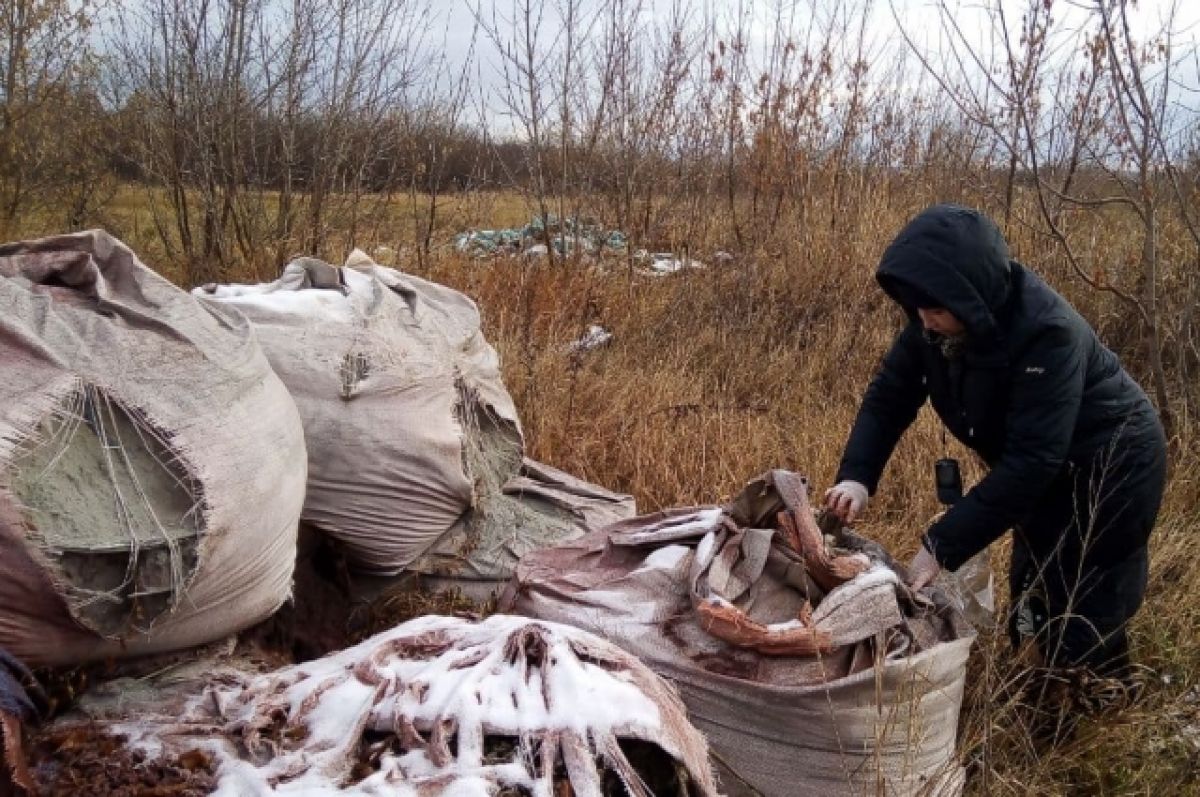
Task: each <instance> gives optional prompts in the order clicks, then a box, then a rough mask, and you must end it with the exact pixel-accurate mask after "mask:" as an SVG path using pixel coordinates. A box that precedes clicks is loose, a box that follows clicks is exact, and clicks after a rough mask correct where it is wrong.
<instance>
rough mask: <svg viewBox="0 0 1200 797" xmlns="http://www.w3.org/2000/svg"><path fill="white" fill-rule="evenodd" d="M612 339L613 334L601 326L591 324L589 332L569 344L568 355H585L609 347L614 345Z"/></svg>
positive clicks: (567, 347)
mask: <svg viewBox="0 0 1200 797" xmlns="http://www.w3.org/2000/svg"><path fill="white" fill-rule="evenodd" d="M612 339H613V333H611V332H609V331H608V330H607V329H605V328H604V327H602V326H600V325H599V324H591V325H589V326H588V329H587V332H585V333H583V334H582V335H580V336H579V337H578V338H576V339H575V340H573V341H571V342H570V343H568V344H567V346H566V352H567V354H583V353H584V352H588V351H593V350H594V349H599V348H601V347H603V346H607V345H608V344H609V343H612Z"/></svg>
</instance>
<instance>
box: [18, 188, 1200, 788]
mask: <svg viewBox="0 0 1200 797" xmlns="http://www.w3.org/2000/svg"><path fill="white" fill-rule="evenodd" d="M138 190H139V189H136V188H134V187H129V186H126V187H123V188H122V189H121V191H120V192H119V193H118V195H117V197H116V200H115V201H114V202H113V203H112V204H111V205H110V206H109V207H108V208H106V210H105V212H104V214H105V217H106V218H107V219H108V220H109V222H110V223H111V225H112V227H113V228H114V230H115V231H117V232H120V233H122V234H124V235H125V236H127V240H128V241H129V242H130V243H131V244H132V245H134V246H135V248H138V247H139V246H140V247H141V251H143V252H144V253H145V258H146V260H147V262H149V263H150V264H151V265H153V266H155V267H157V268H160V269H161V270H162V271H163V272H164V273H166V274H168V275H170V276H173V278H175V279H177V280H178V279H179V278H180V272H178V271H177V270H174V267H173V264H171V263H169V262H165V261H162V260H158V261H157V262H156V255H155V244H154V238H153V232H152V227H149V228H148V227H147V224H148V222H147V220H146V218H145V217H144V214H145V206H144V204H142V203H140V202H139V200H138V195H137V193H136V192H137V191H138ZM885 199H886V201H885ZM927 199H928V197H926V196H920V195H913V196H908V197H904V198H903V199H901V198H899V197H896V196H890V197H886V198H880V199H879V200H878V201H872V200H871V198H869V197H867V198H863V199H861V200H860V202H859V203H856V207H857V208H859V212H858V213H856V214H854V215H852V216H848V217H847V221H846V223H845V224H843V225H842V226H840V227H839V228H837V229H830V226H829V225H827V224H814V225H804V224H802V223H801V220H799V219H797V220H796V221H795V222H793V226H792V227H791V228H790V229H789V230H788V234H786V235H780V236H777V237H776V239H775V244H776V245H775V248H773V249H772V248H764V249H763V250H761V251H757V252H751V253H748V254H742V255H738V256H737V257H736V258H735V260H734V261H733V262H731V263H728V264H725V265H721V266H710V267H709V268H707V269H705V270H696V271H689V272H684V273H680V274H677V275H674V276H671V277H667V278H659V279H651V278H646V277H642V276H638V275H637V274H635V273H634V272H633V270H632V268H631V267H630V264H629V263H628V262H627V261H625V260H624V259H620V258H618V259H614V260H608V261H605V262H604V263H603V266H601V265H598V264H596V263H587V262H583V261H568V262H564V263H556V264H550V263H546V262H545V261H539V262H535V263H527V262H524V261H522V260H520V259H514V258H506V257H502V258H495V259H489V260H473V259H469V258H466V257H464V256H462V255H460V254H458V253H456V252H454V251H453V250H452V248H450V247H449V246H445V245H444V244H445V243H446V242H447V241H448V240H449V238H450V234H451V231H452V230H453V229H454V228H456V227H462V228H465V227H468V226H476V227H490V226H502V225H504V224H516V223H519V222H520V221H522V220H523V219H527V218H528V216H529V215H530V214H531V212H532V210H531V208H529V207H528V206H527V205H526V204H525V203H524V201H523V200H522V198H521V197H520V196H519V195H516V194H499V195H491V196H475V197H472V196H467V197H458V198H451V199H449V200H447V201H446V202H447V204H446V208H447V209H448V212H447V213H446V214H445V216H444V218H445V219H446V221H445V223H444V226H443V228H442V229H440V230H439V231H438V236H437V238H438V240H439V242H440V244H443V245H439V246H438V247H436V248H435V250H434V256H433V257H431V258H430V259H429V260H428V261H427V262H426V264H425V266H424V267H421V266H419V265H417V264H416V262H415V261H414V260H413V259H411V258H410V257H409V256H408V255H406V251H407V247H408V246H410V245H411V244H410V242H409V241H408V240H406V239H407V234H406V231H405V220H406V216H407V214H409V213H411V212H412V211H411V210H410V209H408V208H406V207H404V206H403V204H400V203H397V204H395V205H393V206H387V214H386V215H385V216H383V217H381V218H382V219H386V221H381V222H380V223H379V226H378V229H379V232H377V233H375V234H374V235H372V236H369V237H364V238H362V239H358V240H355V241H353V242H347V244H349V243H353V244H356V245H359V246H361V247H362V248H364V249H366V250H367V251H374V250H376V248H377V247H379V246H387V247H389V250H385V252H384V253H383V254H380V255H379V257H380V260H381V261H384V262H389V263H391V264H394V265H396V266H397V267H399V268H401V269H404V270H409V271H413V272H414V273H418V274H419V275H420V276H424V277H427V278H430V279H433V280H436V281H438V282H442V283H445V284H448V285H451V286H453V287H456V288H458V289H461V290H463V291H464V292H466V293H467V294H468V295H469V296H471V297H472V298H474V299H475V300H476V301H477V302H478V304H479V306H480V308H481V311H482V314H483V318H484V325H485V331H486V334H487V336H488V338H489V340H490V341H491V342H492V343H493V344H494V345H495V346H496V347H497V349H498V350H499V351H500V353H501V357H502V363H503V369H504V375H505V379H506V382H507V384H508V387H509V389H510V391H511V392H512V394H513V396H514V398H515V399H516V401H517V404H518V408H519V410H520V412H521V417H522V419H523V422H524V425H525V430H526V435H527V439H528V444H529V448H530V453H531V454H532V455H533V456H535V457H537V458H539V459H542V460H544V461H547V462H549V463H552V464H554V465H556V466H558V467H561V468H564V469H566V470H569V471H572V472H574V473H576V474H578V475H580V476H582V477H585V478H587V479H590V480H593V481H596V482H599V483H601V484H604V485H606V486H608V487H611V488H614V489H618V490H623V491H628V492H631V493H633V494H634V495H635V496H636V497H637V499H638V502H639V506H640V508H641V509H642V510H643V511H650V510H654V509H658V508H661V507H667V506H677V505H688V504H697V503H712V502H718V501H722V500H724V499H726V498H727V497H729V496H730V495H731V494H732V493H733V492H735V491H736V490H737V489H738V488H739V487H740V485H741V484H742V483H743V482H744V481H746V480H747V479H749V478H750V477H752V476H753V475H755V474H757V473H758V472H760V471H763V470H765V469H767V468H771V467H787V468H791V469H795V470H797V471H799V472H801V473H805V474H808V475H809V477H810V479H811V481H812V482H813V484H814V485H815V487H816V489H817V491H818V492H819V491H821V490H823V489H824V488H825V487H826V486H828V485H829V484H830V481H831V479H832V477H833V474H834V471H835V469H836V466H837V461H838V458H839V457H840V454H841V446H842V444H843V442H844V438H845V435H846V433H847V431H848V429H849V427H850V424H851V422H852V420H853V417H854V412H855V410H856V408H857V402H858V397H859V395H860V393H861V391H862V390H863V388H864V387H865V385H866V382H867V380H868V379H869V377H870V374H871V372H872V370H873V368H874V366H875V364H876V362H877V361H878V358H879V357H880V355H881V354H882V353H883V351H884V349H885V347H886V346H887V344H888V342H889V340H890V338H891V336H892V335H893V334H894V332H895V330H896V329H897V328H898V324H899V323H900V316H899V313H898V311H897V310H896V309H895V308H894V307H892V306H891V305H890V303H889V302H888V301H887V300H886V299H885V297H884V295H883V294H882V292H881V291H880V290H879V289H878V288H877V286H876V285H875V283H874V281H873V277H872V275H873V269H874V264H875V261H876V259H877V257H878V254H879V253H880V251H881V250H882V248H883V247H884V245H885V244H886V243H887V241H888V240H889V239H890V237H891V235H892V234H893V233H894V232H895V231H896V230H897V229H898V228H899V227H900V226H901V225H902V224H903V222H904V221H905V219H906V218H907V217H908V216H909V215H911V214H912V213H914V212H916V211H917V210H919V209H920V208H921V207H922V206H923V205H924V204H925V203H926V201H927ZM44 231H45V230H30V233H31V234H35V233H38V232H44ZM1009 232H1010V236H1011V238H1012V240H1013V245H1014V249H1015V252H1016V255H1017V256H1018V258H1019V259H1021V260H1022V261H1023V262H1026V263H1028V264H1030V265H1031V266H1033V267H1034V268H1036V269H1037V270H1038V271H1039V272H1040V273H1042V274H1044V275H1045V276H1046V277H1047V278H1048V279H1049V280H1050V281H1051V282H1052V283H1053V284H1055V285H1056V286H1057V287H1059V288H1060V289H1061V290H1062V291H1063V292H1064V293H1066V294H1067V295H1068V296H1069V297H1071V298H1072V299H1073V300H1074V301H1076V303H1077V304H1078V305H1079V306H1080V307H1081V309H1083V311H1084V312H1085V314H1086V315H1088V316H1089V318H1090V319H1091V320H1092V321H1093V323H1094V324H1096V325H1097V326H1098V328H1100V330H1101V332H1102V334H1104V335H1105V336H1106V338H1107V339H1108V341H1109V343H1110V345H1112V346H1114V347H1115V348H1117V349H1118V350H1119V351H1120V352H1121V353H1122V355H1123V356H1124V358H1125V360H1126V362H1127V364H1128V365H1129V367H1130V368H1131V370H1133V371H1134V372H1135V373H1137V374H1138V375H1139V377H1140V378H1142V379H1143V381H1144V379H1145V376H1146V375H1145V371H1144V367H1143V365H1144V364H1143V363H1141V362H1140V360H1139V358H1138V355H1137V348H1136V345H1135V343H1136V341H1135V339H1134V338H1133V337H1132V336H1130V335H1129V334H1128V333H1127V329H1128V325H1129V319H1128V318H1127V317H1124V316H1122V315H1121V313H1120V308H1119V306H1116V305H1114V304H1112V303H1110V302H1109V301H1107V300H1106V298H1105V297H1103V296H1100V295H1098V294H1097V293H1096V292H1094V291H1092V290H1091V289H1089V288H1087V287H1086V286H1083V285H1081V284H1080V283H1079V281H1078V280H1075V279H1072V278H1071V277H1070V276H1069V273H1068V271H1067V269H1066V267H1065V265H1064V264H1063V263H1062V262H1061V260H1060V259H1059V258H1057V257H1055V255H1054V250H1053V249H1051V248H1050V247H1048V246H1046V245H1045V243H1044V242H1042V241H1041V240H1040V239H1038V238H1037V237H1035V236H1034V235H1032V234H1031V233H1029V232H1028V231H1026V230H1025V229H1023V228H1022V227H1020V226H1018V225H1012V227H1011V228H1010V231H1009ZM143 236H145V237H144V238H143ZM1091 240H1092V241H1093V244H1092V246H1094V247H1095V252H1090V253H1088V254H1089V255H1091V256H1098V253H1101V252H1110V253H1112V257H1113V259H1114V260H1115V261H1116V262H1120V260H1121V259H1123V257H1124V256H1126V255H1127V254H1128V248H1129V246H1130V243H1129V239H1128V237H1126V236H1124V235H1123V232H1122V230H1121V229H1120V228H1119V227H1118V226H1115V225H1109V226H1099V225H1098V226H1097V227H1096V229H1095V230H1094V234H1093V235H1092V236H1091ZM717 243H718V241H710V242H706V245H704V246H698V247H694V248H693V250H692V251H693V252H694V253H695V254H696V256H698V257H700V258H701V259H704V258H705V257H706V256H707V254H708V253H710V252H711V251H712V249H714V248H716V246H717ZM664 244H669V242H664ZM327 254H328V256H329V257H330V258H331V259H333V258H334V257H335V255H339V254H340V253H339V252H329V253H327ZM280 265H282V264H280ZM228 276H229V277H230V278H231V279H239V278H240V279H246V280H250V279H267V278H270V276H271V275H270V274H263V273H261V272H259V273H254V272H251V271H247V272H246V273H234V274H230V275H228ZM593 323H597V324H602V325H603V326H605V327H606V328H608V329H609V330H611V331H612V332H613V334H614V340H613V342H612V343H611V344H610V345H608V346H607V347H604V348H602V349H599V350H596V351H593V352H589V353H585V354H583V355H581V356H573V355H569V354H567V353H566V352H565V350H564V349H565V346H566V344H567V343H568V342H569V341H571V340H573V339H574V338H576V337H578V336H579V335H580V334H581V333H582V332H583V331H584V330H585V329H586V328H587V326H588V325H589V324H593ZM1197 420H1198V419H1194V418H1190V417H1188V416H1187V415H1186V413H1183V412H1181V413H1180V414H1179V415H1178V416H1177V418H1176V427H1175V431H1174V438H1173V440H1172V478H1171V482H1170V486H1169V490H1168V494H1167V498H1166V502H1165V505H1164V507H1163V511H1162V514H1161V516H1160V523H1159V528H1158V531H1157V532H1156V535H1155V538H1154V541H1153V566H1152V576H1151V586H1150V591H1149V596H1148V600H1147V604H1146V606H1145V608H1144V609H1143V611H1142V613H1141V614H1140V615H1139V617H1138V619H1137V622H1136V623H1135V625H1134V629H1133V632H1134V639H1135V652H1136V658H1137V660H1138V662H1139V663H1140V664H1141V665H1142V666H1143V668H1144V669H1143V679H1144V682H1145V685H1146V690H1145V695H1144V697H1143V698H1142V699H1141V700H1140V702H1139V703H1137V705H1136V706H1134V707H1133V708H1130V709H1127V710H1124V711H1120V712H1116V713H1110V714H1107V715H1104V716H1102V717H1098V718H1096V719H1094V720H1090V721H1088V722H1085V723H1084V724H1083V726H1082V727H1081V729H1080V730H1079V732H1078V733H1077V734H1076V735H1075V737H1074V738H1073V739H1072V740H1071V741H1070V742H1069V743H1066V744H1065V745H1063V746H1060V747H1058V748H1056V749H1054V750H1050V751H1045V750H1040V749H1039V747H1038V746H1037V745H1036V744H1035V742H1034V741H1033V739H1032V737H1031V735H1030V733H1029V729H1028V727H1027V725H1026V723H1027V721H1028V718H1027V717H1026V716H1025V715H1023V714H1021V712H1020V711H1019V710H1018V709H1017V708H1016V707H1015V706H1014V705H1013V704H1012V703H1011V701H1010V699H1009V698H1008V697H1007V692H1006V689H1005V685H1006V683H1008V682H1009V680H1010V679H1012V678H1013V677H1014V676H1015V675H1016V672H1017V665H1015V664H1014V663H1012V661H1011V659H1010V658H1009V656H1008V654H1007V649H1006V646H1005V644H1004V640H1003V639H1002V638H1001V635H1000V634H999V633H997V631H996V630H992V631H989V632H985V633H984V635H983V637H982V638H981V640H980V642H979V645H978V647H977V648H976V654H975V659H974V663H973V673H974V677H973V679H972V680H971V682H970V685H969V689H970V694H969V696H968V703H967V708H966V711H965V714H964V718H963V723H962V731H961V742H960V750H961V753H962V755H963V757H964V759H965V760H966V761H967V762H968V763H969V765H970V771H971V775H972V777H971V785H970V793H972V794H1014V795H1015V794H1098V793H1103V794H1145V793H1151V792H1155V791H1160V792H1162V793H1169V794H1180V793H1200V786H1196V785H1195V783H1196V782H1197V780H1200V764H1198V763H1197V762H1200V680H1198V676H1197V673H1200V608H1197V603H1196V596H1197V595H1200V574H1198V572H1197V569H1196V568H1195V567H1194V566H1193V563H1194V562H1196V561H1197V558H1198V557H1200V542H1198V541H1197V537H1196V529H1197V528H1198V527H1200V458H1198V456H1197V451H1198V446H1197V443H1196V440H1197V438H1196V432H1197V428H1196V425H1195V424H1196V422H1197ZM955 453H956V454H957V455H959V456H961V457H963V459H964V460H966V461H969V459H968V456H967V454H966V452H965V451H962V450H958V451H956V452H955ZM941 455H942V443H941V437H940V434H939V431H938V426H937V424H936V421H935V419H934V418H933V416H932V413H930V412H928V411H924V412H923V414H922V416H921V417H920V419H919V421H918V423H917V425H916V427H914V429H912V430H910V432H909V434H908V435H907V436H906V437H905V439H904V440H903V441H902V443H901V446H900V448H899V449H898V450H897V453H896V455H895V456H894V457H893V460H892V463H891V465H890V466H889V469H888V471H887V473H886V475H885V478H884V482H883V484H882V486H881V490H880V494H879V496H878V497H877V498H876V500H875V501H874V503H873V504H872V506H871V508H870V511H869V513H868V515H867V517H865V518H864V519H863V521H862V522H861V529H862V530H863V531H864V532H865V533H867V534H869V535H871V536H873V537H875V538H877V539H879V540H881V541H883V542H885V543H886V544H887V545H888V546H889V547H890V548H891V549H892V551H893V552H894V553H896V554H897V555H900V556H907V555H909V554H911V553H912V551H913V550H914V548H915V545H916V541H917V538H918V536H919V534H920V532H921V531H922V530H923V528H924V526H925V524H926V523H927V522H928V520H929V519H930V518H931V517H932V516H933V515H934V514H935V512H936V511H937V510H938V507H937V505H936V501H935V499H934V491H933V484H932V463H933V461H934V460H935V459H937V458H938V457H939V456H941ZM978 474H979V470H978V467H977V466H975V465H974V464H973V463H972V465H971V466H969V468H968V475H969V476H970V477H977V476H978ZM996 547H997V548H998V550H994V551H993V556H992V561H993V566H994V567H995V568H996V569H997V571H998V574H999V575H1000V576H1001V579H1000V580H1001V581H1003V571H1004V558H1005V553H1006V551H1005V546H1004V543H1003V541H1002V542H1001V543H1000V544H998V545H997V546H996ZM1001 591H1002V592H1003V589H1002V590H1001ZM1189 790H1190V791H1189Z"/></svg>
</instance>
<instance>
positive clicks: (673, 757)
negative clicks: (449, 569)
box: [67, 615, 716, 797]
mask: <svg viewBox="0 0 1200 797" xmlns="http://www.w3.org/2000/svg"><path fill="white" fill-rule="evenodd" d="M206 681H207V683H208V686H207V687H206V688H205V689H203V691H200V692H197V691H195V690H192V691H191V692H190V694H187V693H186V692H185V693H179V692H176V693H174V694H175V696H174V697H166V698H161V697H160V698H159V700H158V704H157V705H156V704H155V701H154V699H153V698H144V697H143V698H141V699H139V698H138V697H137V695H136V690H135V692H132V693H128V695H127V697H126V698H125V699H123V700H121V701H111V702H109V703H108V705H107V706H105V705H102V704H99V705H96V704H94V705H91V706H87V709H88V711H89V712H90V713H91V715H92V717H93V718H96V719H98V720H99V721H101V722H103V723H105V725H106V727H108V728H109V729H110V730H112V731H113V732H115V733H118V734H120V735H123V736H125V737H126V738H127V739H128V744H129V745H130V746H132V747H134V748H137V749H141V750H143V751H144V752H145V753H146V754H147V755H148V756H158V755H162V754H166V755H168V756H173V755H174V756H177V755H180V754H182V753H186V752H187V751H188V750H191V749H194V748H200V749H202V750H204V751H206V752H207V753H209V754H211V755H212V756H214V758H215V760H216V762H217V764H218V770H217V776H218V779H219V782H218V785H217V789H216V792H215V794H217V795H224V796H226V797H267V795H276V794H279V795H286V794H290V795H302V794H304V795H317V794H321V795H356V796H357V795H363V796H365V795H395V796H398V797H409V796H410V795H411V796H413V797H415V795H426V794H455V795H471V796H473V795H494V794H497V793H513V790H516V789H521V790H523V793H529V794H532V795H537V796H538V797H553V796H554V795H559V794H563V793H570V794H575V795H580V797H585V796H586V797H599V795H600V794H601V793H602V785H603V784H602V780H603V778H604V777H605V772H606V771H607V773H608V776H609V777H617V778H619V779H620V780H621V781H623V782H625V783H627V784H630V788H629V793H630V794H633V795H647V792H646V790H645V789H644V788H642V787H640V786H639V782H640V777H641V775H639V774H638V771H637V770H636V769H635V765H634V764H633V763H631V761H630V759H629V757H628V756H627V754H626V752H625V751H623V750H622V744H626V745H627V744H628V743H629V742H630V741H640V742H646V743H650V744H653V745H655V746H656V747H658V748H660V749H661V750H662V751H663V752H664V753H665V754H666V756H667V759H666V761H665V764H666V768H667V769H669V770H670V771H672V772H675V771H676V770H677V769H678V770H682V771H683V772H684V773H686V777H687V779H688V780H689V781H690V783H691V790H690V791H688V792H686V793H689V794H693V795H696V796H697V797H704V796H706V795H715V794H716V787H715V784H714V781H713V778H712V775H711V772H710V770H709V765H708V750H707V747H706V744H705V741H704V738H703V737H702V736H701V735H700V733H699V732H698V731H697V730H696V729H695V728H694V727H692V725H691V724H690V723H689V722H688V721H687V718H686V716H685V713H684V708H683V705H682V703H681V702H680V700H679V698H678V696H677V695H676V694H675V692H674V691H673V690H672V689H671V688H670V687H669V686H668V685H667V684H666V683H665V682H664V681H663V680H661V679H660V678H659V677H658V676H656V675H654V674H653V673H652V672H651V671H650V670H649V669H648V668H646V667H645V666H644V665H642V664H641V663H640V662H638V661H637V660H636V659H635V658H633V657H632V656H630V655H629V654H627V653H625V652H624V651H622V650H621V649H620V648H618V647H616V646H615V645H612V644H609V643H608V642H606V641H604V640H602V639H599V638H597V637H595V636H592V635H590V634H588V633H586V632H583V631H580V630H578V629H575V628H570V627H568V626H562V625H558V624H556V623H548V622H540V621H531V620H528V619H526V618H521V617H507V616H502V615H496V616H493V617H490V618H488V619H487V620H485V621H483V622H480V623H472V622H470V621H466V620H460V619H456V618H449V617H423V618H420V619H417V620H413V621H411V622H408V623H405V624H403V625H401V626H398V627H396V628H394V629H392V630H390V631H386V632H384V633H382V634H379V635H377V636H374V637H372V638H371V639H369V640H367V641H365V642H363V643H361V644H359V645H356V646H354V647H352V648H349V649H347V650H344V651H341V652H338V653H334V654H331V655H329V656H327V657H325V658H323V659H318V660H316V661H310V662H306V663H304V664H297V665H295V666H291V667H286V668H284V669H281V670H278V671H275V672H272V673H267V674H264V675H253V674H249V673H243V672H238V671H230V670H226V671H218V672H215V673H213V674H211V675H210V676H209V677H208V678H207V679H206ZM162 694H163V695H169V694H170V693H169V692H164V693H162ZM67 721H68V722H69V721H70V720H67ZM643 774H644V773H643ZM568 781H569V784H570V786H569V787H567V786H566V783H567V782H568ZM568 788H569V790H567V789H568ZM502 790H508V791H503V792H502ZM672 793H674V792H672Z"/></svg>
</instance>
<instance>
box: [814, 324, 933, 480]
mask: <svg viewBox="0 0 1200 797" xmlns="http://www.w3.org/2000/svg"><path fill="white" fill-rule="evenodd" d="M924 345H925V342H924V341H923V340H922V339H921V333H920V331H919V330H917V328H916V327H915V326H913V325H912V324H910V325H908V326H906V327H905V328H904V330H903V331H902V332H901V333H900V334H899V335H898V336H897V337H896V340H895V342H894V343H893V344H892V348H891V349H890V350H889V351H888V353H887V354H886V355H885V356H884V358H883V363H882V364H881V365H880V366H879V370H878V371H877V372H876V374H875V377H874V378H873V379H872V380H871V384H870V385H869V386H868V387H867V392H866V394H865V395H864V396H863V400H862V405H861V406H860V407H859V408H858V417H857V418H855V420H854V428H853V429H851V430H850V439H849V440H848V441H847V442H846V450H845V453H843V454H842V463H841V465H840V466H839V467H838V474H837V481H843V480H845V479H851V480H853V481H856V482H860V483H862V484H864V485H866V487H867V490H868V491H870V493H871V495H874V494H875V490H876V488H877V487H878V486H879V477H880V476H881V475H882V474H883V468H884V466H885V465H886V464H887V461H888V458H889V457H891V455H892V450H893V449H895V447H896V442H897V441H898V440H899V439H900V435H902V434H904V430H905V429H907V428H908V427H909V425H910V424H911V423H912V422H913V419H914V418H916V417H917V411H918V410H920V409H921V405H922V404H924V403H925V399H926V397H927V396H928V395H929V390H928V388H927V387H926V383H925V374H924V366H923V365H922V363H921V348H920V347H921V346H924Z"/></svg>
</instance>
